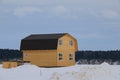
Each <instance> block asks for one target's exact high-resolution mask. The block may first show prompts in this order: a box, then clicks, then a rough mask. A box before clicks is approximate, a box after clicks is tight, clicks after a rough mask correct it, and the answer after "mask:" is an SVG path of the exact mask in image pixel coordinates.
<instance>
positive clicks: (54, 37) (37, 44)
mask: <svg viewBox="0 0 120 80" xmlns="http://www.w3.org/2000/svg"><path fill="white" fill-rule="evenodd" d="M65 34H67V33H58V34H32V35H30V36H28V37H26V38H24V39H22V40H21V46H20V50H55V49H57V43H58V38H60V37H62V36H63V35H65Z"/></svg>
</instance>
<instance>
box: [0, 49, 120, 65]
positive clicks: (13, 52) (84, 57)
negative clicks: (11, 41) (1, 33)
mask: <svg viewBox="0 0 120 80" xmlns="http://www.w3.org/2000/svg"><path fill="white" fill-rule="evenodd" d="M22 56H23V55H22V52H21V51H20V50H17V49H0V62H2V61H10V60H22ZM75 60H76V62H78V61H79V62H82V63H91V62H92V63H93V62H96V61H98V62H99V63H100V62H104V61H108V62H114V61H119V63H120V50H111V51H77V52H76V53H75Z"/></svg>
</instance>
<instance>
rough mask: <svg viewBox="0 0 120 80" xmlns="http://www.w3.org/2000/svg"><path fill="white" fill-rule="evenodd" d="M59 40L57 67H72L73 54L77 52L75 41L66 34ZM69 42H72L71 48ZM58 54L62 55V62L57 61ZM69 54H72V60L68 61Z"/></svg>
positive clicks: (73, 62)
mask: <svg viewBox="0 0 120 80" xmlns="http://www.w3.org/2000/svg"><path fill="white" fill-rule="evenodd" d="M59 40H62V45H59V43H58V47H57V54H58V55H57V66H70V65H74V64H75V52H76V51H77V50H78V47H77V41H76V39H75V38H73V37H72V36H70V35H69V34H66V35H65V36H63V37H61V38H59ZM70 40H71V41H72V42H73V45H72V46H71V45H70V44H69V41H70ZM59 53H62V54H63V59H62V60H59ZM69 54H73V60H69Z"/></svg>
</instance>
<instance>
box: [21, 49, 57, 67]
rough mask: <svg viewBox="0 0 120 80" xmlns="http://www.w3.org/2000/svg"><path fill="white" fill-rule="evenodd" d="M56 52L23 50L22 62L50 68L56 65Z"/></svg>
mask: <svg viewBox="0 0 120 80" xmlns="http://www.w3.org/2000/svg"><path fill="white" fill-rule="evenodd" d="M56 53H57V51H56V50H23V61H30V63H31V64H35V65H37V66H43V67H44V66H47V67H52V66H56V65H57V57H56V56H57V54H56Z"/></svg>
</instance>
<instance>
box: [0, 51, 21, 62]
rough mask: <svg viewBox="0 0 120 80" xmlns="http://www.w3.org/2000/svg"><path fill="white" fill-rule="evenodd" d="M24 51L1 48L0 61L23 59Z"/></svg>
mask: <svg viewBox="0 0 120 80" xmlns="http://www.w3.org/2000/svg"><path fill="white" fill-rule="evenodd" d="M21 59H22V52H21V51H19V50H14V49H0V62H1V61H10V60H21Z"/></svg>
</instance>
